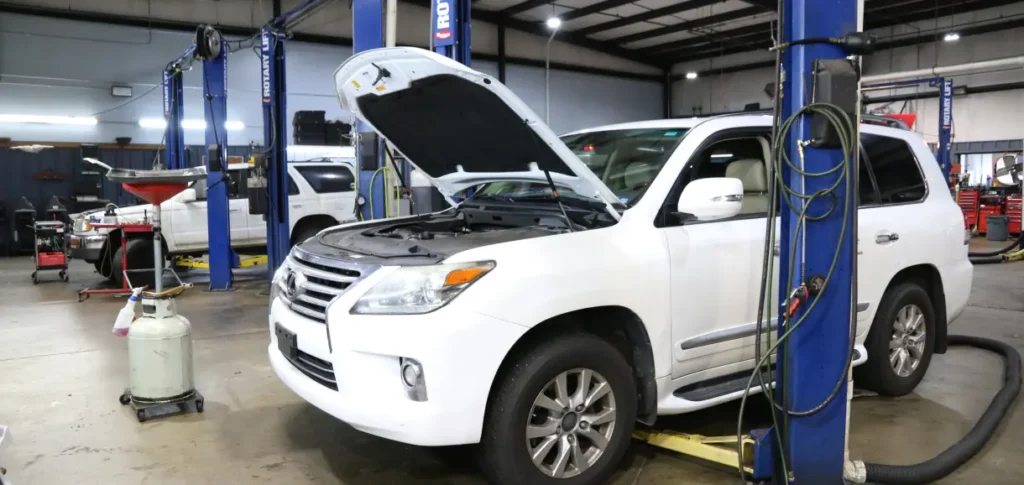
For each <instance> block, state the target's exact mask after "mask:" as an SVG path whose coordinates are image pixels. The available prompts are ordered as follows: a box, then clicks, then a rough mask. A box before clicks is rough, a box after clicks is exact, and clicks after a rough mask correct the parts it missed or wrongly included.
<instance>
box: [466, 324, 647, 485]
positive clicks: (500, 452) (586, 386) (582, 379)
mask: <svg viewBox="0 0 1024 485" xmlns="http://www.w3.org/2000/svg"><path fill="white" fill-rule="evenodd" d="M631 369H632V368H631V367H630V365H629V363H628V362H627V361H626V359H625V357H623V355H622V353H621V352H620V351H619V350H618V349H616V348H615V347H614V346H613V345H612V344H610V343H609V342H607V341H606V340H603V339H601V338H600V337H597V336H595V335H588V334H577V335H565V336H559V337H553V338H551V339H550V340H548V341H545V342H543V343H541V344H540V345H537V346H535V347H534V348H532V349H530V350H529V351H527V352H526V353H524V354H523V355H521V356H518V358H517V362H516V363H515V365H514V366H511V367H509V370H508V371H507V372H506V373H504V375H502V376H500V377H499V380H498V382H496V383H495V386H496V387H495V392H494V394H493V396H492V398H491V401H490V403H489V405H488V412H487V417H486V420H485V423H484V429H483V434H482V436H481V464H482V468H483V472H484V474H485V475H487V477H488V479H489V480H490V481H491V483H495V484H499V485H513V484H516V485H518V484H524V483H529V484H536V485H551V484H565V485H589V484H602V483H605V482H606V481H607V480H608V478H609V477H610V476H611V474H612V473H614V471H615V468H616V467H617V466H618V464H619V462H620V461H621V460H622V456H623V455H624V454H625V452H626V450H627V449H628V447H629V441H630V437H631V435H632V434H633V426H634V423H635V421H636V406H637V397H636V396H637V394H636V384H635V382H634V380H633V373H632V370H631Z"/></svg>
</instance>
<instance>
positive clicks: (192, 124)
mask: <svg viewBox="0 0 1024 485" xmlns="http://www.w3.org/2000/svg"><path fill="white" fill-rule="evenodd" d="M181 127H182V128H184V129H186V130H205V129H206V121H203V120H181Z"/></svg>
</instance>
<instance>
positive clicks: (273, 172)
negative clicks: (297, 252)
mask: <svg viewBox="0 0 1024 485" xmlns="http://www.w3.org/2000/svg"><path fill="white" fill-rule="evenodd" d="M260 51H261V53H262V56H261V57H262V59H261V65H260V72H261V73H262V80H263V82H262V84H261V90H262V95H263V147H264V150H266V155H267V190H268V192H269V193H270V200H269V201H268V207H267V215H266V217H267V260H268V265H269V270H270V271H269V275H268V277H273V275H274V271H276V270H277V268H278V267H280V266H281V264H283V263H284V261H285V259H286V258H287V257H288V250H289V249H290V248H291V244H290V240H289V234H288V229H289V225H288V151H287V147H288V125H287V122H288V121H287V120H288V110H287V106H286V105H285V98H286V95H285V93H286V86H285V67H284V59H285V58H284V34H283V33H281V32H278V31H276V30H275V29H273V28H271V27H263V28H262V29H260Z"/></svg>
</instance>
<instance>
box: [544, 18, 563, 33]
mask: <svg viewBox="0 0 1024 485" xmlns="http://www.w3.org/2000/svg"><path fill="white" fill-rule="evenodd" d="M544 24H545V25H547V26H548V28H549V29H551V30H555V29H557V28H559V27H561V26H562V19H560V18H558V17H551V18H548V19H547V20H546V21H545V22H544Z"/></svg>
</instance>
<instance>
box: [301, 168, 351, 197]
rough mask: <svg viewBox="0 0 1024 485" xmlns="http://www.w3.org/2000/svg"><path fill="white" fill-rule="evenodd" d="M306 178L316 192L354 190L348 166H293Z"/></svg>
mask: <svg viewBox="0 0 1024 485" xmlns="http://www.w3.org/2000/svg"><path fill="white" fill-rule="evenodd" d="M295 169H296V170H298V171H299V173H300V174H302V176H303V177H305V178H306V181H307V182H309V185H310V186H311V187H313V190H314V191H315V192H316V193H318V194H329V193H335V192H352V191H353V190H355V188H356V187H355V177H353V176H352V172H350V171H349V169H348V168H346V167H344V166H342V165H338V166H330V167H325V166H320V167H295Z"/></svg>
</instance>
